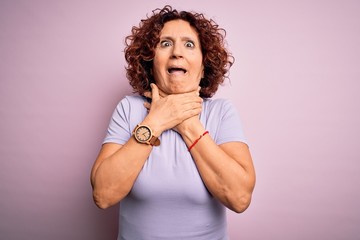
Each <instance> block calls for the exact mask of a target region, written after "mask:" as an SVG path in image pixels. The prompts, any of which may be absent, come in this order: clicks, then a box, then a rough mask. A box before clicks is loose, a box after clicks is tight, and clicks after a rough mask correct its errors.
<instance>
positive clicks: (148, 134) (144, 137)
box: [133, 124, 160, 146]
mask: <svg viewBox="0 0 360 240" xmlns="http://www.w3.org/2000/svg"><path fill="white" fill-rule="evenodd" d="M133 135H134V138H135V139H136V141H137V142H139V143H144V144H148V145H151V146H159V145H160V140H159V139H158V137H155V136H154V135H153V132H152V131H151V128H150V127H149V126H147V125H140V124H138V125H136V127H135V129H134V131H133Z"/></svg>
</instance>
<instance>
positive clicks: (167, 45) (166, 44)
mask: <svg viewBox="0 0 360 240" xmlns="http://www.w3.org/2000/svg"><path fill="white" fill-rule="evenodd" d="M171 45H172V44H171V41H169V40H163V41H161V42H160V46H161V47H169V46H171Z"/></svg>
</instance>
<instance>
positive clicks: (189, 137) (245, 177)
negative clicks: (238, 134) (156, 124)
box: [175, 117, 255, 213]
mask: <svg viewBox="0 0 360 240" xmlns="http://www.w3.org/2000/svg"><path fill="white" fill-rule="evenodd" d="M175 129H176V130H177V131H178V132H179V133H180V134H181V135H182V137H183V139H184V141H185V143H186V145H187V146H188V147H189V146H190V145H191V144H192V143H193V142H194V141H195V140H196V139H197V138H199V136H200V135H201V134H203V133H204V131H205V129H204V127H203V126H202V124H201V122H200V121H199V119H198V117H192V118H190V119H187V120H185V121H184V122H182V123H181V124H179V125H178V126H176V128H175ZM191 155H192V157H193V159H194V161H195V163H196V165H197V167H198V170H199V173H200V175H201V178H202V179H203V181H204V184H205V185H206V187H207V189H208V190H209V192H210V193H211V194H212V195H213V196H214V197H215V198H217V199H218V200H219V201H220V202H222V203H223V204H224V205H225V206H226V207H228V208H229V209H231V210H233V211H235V212H238V213H239V212H243V211H245V210H246V208H247V207H248V206H249V204H250V201H251V195H252V192H253V189H254V186H255V170H254V166H253V163H252V159H251V154H250V151H249V149H248V146H247V145H246V144H244V143H241V142H229V143H224V144H221V145H219V146H218V145H217V144H216V143H215V142H214V140H213V139H212V138H211V136H210V135H209V134H207V135H205V136H203V137H202V138H201V140H200V141H199V142H198V143H197V144H196V145H195V146H194V147H193V148H192V149H191Z"/></svg>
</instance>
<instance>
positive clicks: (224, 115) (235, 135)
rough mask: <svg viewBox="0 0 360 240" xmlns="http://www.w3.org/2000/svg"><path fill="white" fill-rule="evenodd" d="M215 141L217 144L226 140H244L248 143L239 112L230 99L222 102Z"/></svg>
mask: <svg viewBox="0 0 360 240" xmlns="http://www.w3.org/2000/svg"><path fill="white" fill-rule="evenodd" d="M215 141H216V143H217V144H222V143H226V142H243V143H246V144H247V140H246V137H245V134H244V130H243V127H242V124H241V120H240V115H239V112H238V111H237V109H236V107H235V106H234V104H233V103H232V102H231V101H229V100H224V102H223V104H222V107H221V119H220V121H219V126H218V131H217V137H216V139H215Z"/></svg>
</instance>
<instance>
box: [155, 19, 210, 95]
mask: <svg viewBox="0 0 360 240" xmlns="http://www.w3.org/2000/svg"><path fill="white" fill-rule="evenodd" d="M203 73H204V65H203V56H202V52H201V46H200V41H199V37H198V34H197V32H196V30H195V29H194V28H193V27H191V26H190V24H189V23H188V22H186V21H184V20H172V21H169V22H167V23H165V24H164V27H163V29H162V30H161V32H160V42H159V44H158V45H157V46H156V48H155V57H154V62H153V75H154V79H155V83H156V85H157V86H158V87H159V89H160V90H161V91H163V92H164V93H166V94H174V93H185V92H190V91H194V90H196V89H197V88H198V86H199V83H200V80H201V78H202V77H203Z"/></svg>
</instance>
